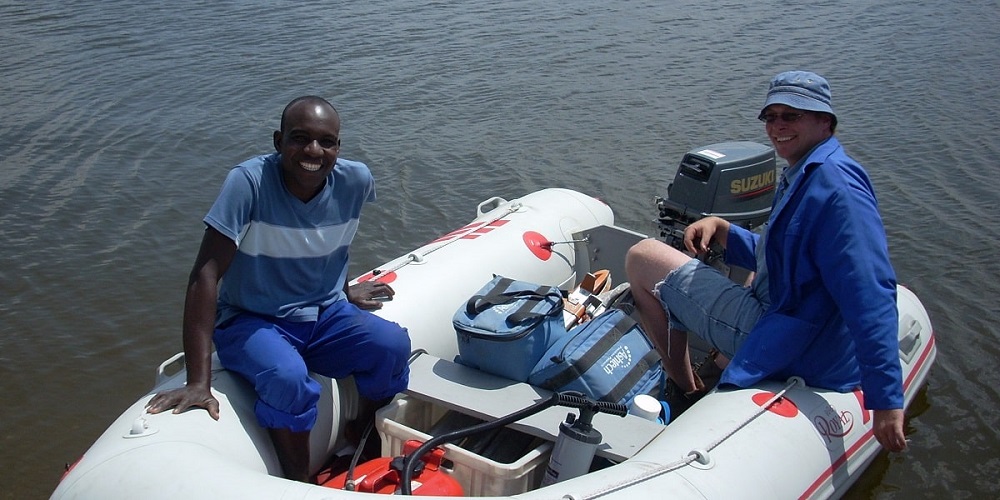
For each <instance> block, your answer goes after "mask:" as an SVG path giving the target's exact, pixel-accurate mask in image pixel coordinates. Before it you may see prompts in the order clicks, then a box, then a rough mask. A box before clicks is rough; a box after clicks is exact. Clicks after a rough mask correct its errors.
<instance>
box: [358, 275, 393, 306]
mask: <svg viewBox="0 0 1000 500" xmlns="http://www.w3.org/2000/svg"><path fill="white" fill-rule="evenodd" d="M395 294H396V291H395V290H393V289H392V287H391V286H389V285H388V284H386V283H382V282H378V281H362V282H361V283H357V284H354V285H351V286H349V287H348V288H347V300H349V301H350V302H351V303H352V304H354V305H356V306H358V307H359V308H361V309H365V310H373V309H381V308H382V302H384V301H386V300H392V296H393V295H395Z"/></svg>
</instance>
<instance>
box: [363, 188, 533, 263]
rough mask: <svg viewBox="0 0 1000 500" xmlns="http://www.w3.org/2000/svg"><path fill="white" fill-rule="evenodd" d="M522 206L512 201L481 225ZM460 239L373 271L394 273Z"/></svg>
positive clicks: (414, 253) (515, 210)
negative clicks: (503, 210)
mask: <svg viewBox="0 0 1000 500" xmlns="http://www.w3.org/2000/svg"><path fill="white" fill-rule="evenodd" d="M521 206H522V205H521V204H520V203H511V204H510V205H509V206H507V210H506V211H505V212H504V213H502V214H500V215H498V216H496V217H494V218H492V219H490V220H488V221H487V222H486V223H485V224H481V225H480V226H479V227H484V226H488V225H490V224H493V223H494V222H496V221H498V220H500V219H503V218H504V217H506V216H508V215H510V214H512V213H514V212H517V211H518V210H520V209H521ZM477 229H478V228H477ZM460 239H462V238H461V237H455V238H451V239H450V240H448V241H445V242H443V243H441V244H440V245H438V246H436V247H434V248H431V249H430V250H427V251H426V252H424V253H423V254H417V253H416V252H413V253H411V254H409V255H407V256H406V260H404V261H402V262H400V263H398V264H396V265H395V266H392V267H390V268H388V269H375V270H374V271H372V272H373V273H374V276H376V277H377V276H379V275H382V274H385V273H394V272H396V271H399V270H400V269H402V268H404V267H406V266H408V265H410V264H412V263H414V262H421V261H423V260H424V258H425V257H427V256H428V255H430V254H432V253H434V252H436V251H438V250H440V249H442V248H444V247H446V246H448V245H451V244H452V243H455V242H456V241H458V240H460Z"/></svg>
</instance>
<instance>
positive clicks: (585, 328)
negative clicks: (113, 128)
mask: <svg viewBox="0 0 1000 500" xmlns="http://www.w3.org/2000/svg"><path fill="white" fill-rule="evenodd" d="M665 381H666V374H665V373H664V371H663V367H662V366H661V365H660V355H659V353H657V351H656V349H655V348H654V347H653V345H652V343H650V341H649V339H648V338H647V337H646V334H645V333H644V332H643V331H642V329H640V328H639V325H638V324H637V323H636V322H635V321H634V320H633V319H632V318H630V317H629V316H628V315H627V314H625V312H624V311H622V310H620V309H609V310H607V311H605V312H603V313H601V314H599V315H597V316H596V317H594V319H592V320H590V321H588V322H586V323H583V324H581V325H579V326H577V327H575V328H573V329H572V330H570V331H569V333H568V334H567V335H566V336H565V337H564V338H563V339H561V340H559V341H558V342H556V343H555V344H553V345H552V347H550V348H549V350H548V352H546V353H545V355H544V356H542V359H541V360H540V361H539V362H538V364H537V365H536V366H535V367H534V369H532V370H531V375H529V376H528V382H529V383H531V384H532V385H537V386H539V387H542V388H545V389H549V390H551V391H578V392H581V393H583V394H585V395H587V396H588V397H590V398H592V399H596V400H600V401H608V402H611V403H622V404H624V405H626V406H629V407H631V405H632V400H633V399H634V398H635V397H636V396H638V395H639V394H649V395H652V396H655V397H657V398H659V397H660V396H661V393H662V391H663V387H664V383H665Z"/></svg>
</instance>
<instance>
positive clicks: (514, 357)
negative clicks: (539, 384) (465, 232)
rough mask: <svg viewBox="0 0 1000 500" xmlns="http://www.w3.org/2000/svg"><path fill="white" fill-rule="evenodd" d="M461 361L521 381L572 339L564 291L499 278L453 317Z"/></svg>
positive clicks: (487, 285) (491, 282)
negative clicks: (561, 342) (566, 338)
mask: <svg viewBox="0 0 1000 500" xmlns="http://www.w3.org/2000/svg"><path fill="white" fill-rule="evenodd" d="M452 324H453V325H454V326H455V332H456V333H457V335H458V357H457V358H455V361H457V362H459V363H461V364H463V365H466V366H471V367H472V368H478V369H480V370H482V371H484V372H488V373H492V374H494V375H499V376H501V377H506V378H509V379H512V380H517V381H519V382H524V381H526V380H527V379H528V373H530V372H531V369H532V368H533V367H534V366H535V365H536V364H537V363H538V360H539V359H541V357H542V355H543V354H545V351H546V350H548V348H549V346H550V345H552V343H553V342H555V341H556V340H557V339H558V338H560V337H561V336H564V335H566V326H565V323H564V321H563V296H562V292H561V291H560V290H559V289H558V288H556V287H553V286H547V285H537V284H534V283H528V282H525V281H517V280H512V279H510V278H505V277H503V276H497V277H495V278H493V279H492V280H491V281H490V282H489V283H487V284H486V286H484V287H483V288H482V289H480V290H479V292H478V293H476V295H473V296H472V298H470V299H469V300H468V301H467V302H466V303H465V304H464V305H463V306H462V307H460V308H459V309H458V311H456V312H455V316H454V317H453V318H452Z"/></svg>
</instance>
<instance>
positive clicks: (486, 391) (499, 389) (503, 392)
mask: <svg viewBox="0 0 1000 500" xmlns="http://www.w3.org/2000/svg"><path fill="white" fill-rule="evenodd" d="M406 394H407V395H408V396H410V397H414V398H418V399H422V400H425V401H429V402H431V403H433V404H436V405H440V406H442V407H444V408H446V409H449V410H454V411H457V412H460V413H464V414H466V415H471V416H473V417H476V418H480V419H483V420H487V421H491V420H496V419H497V418H500V417H504V416H507V415H509V414H511V413H514V412H515V411H517V410H520V409H522V408H526V407H528V406H531V405H532V404H534V403H536V402H538V401H540V400H543V399H546V398H548V397H549V396H550V395H551V394H552V392H551V391H547V390H545V389H541V388H539V387H535V386H532V385H530V384H526V383H522V382H516V381H513V380H509V379H506V378H503V377H497V376H494V375H491V374H489V373H486V372H482V371H479V370H476V369H473V368H469V367H467V366H464V365H461V364H458V363H455V362H452V361H448V360H444V359H440V358H437V357H434V356H431V355H428V354H422V355H420V356H418V357H417V358H416V359H414V360H413V362H412V363H410V384H409V388H408V389H407V390H406ZM570 412H572V413H575V414H577V415H579V410H576V409H573V408H566V407H561V406H554V407H549V408H546V409H545V410H543V411H541V412H539V413H536V414H535V415H531V416H529V417H526V418H524V419H522V420H519V421H518V422H515V423H513V424H511V425H509V426H508V427H510V428H512V429H515V430H517V431H520V432H523V433H525V434H530V435H532V436H536V437H540V438H542V439H547V440H549V441H555V440H556V437H557V436H558V433H559V424H560V423H561V422H563V421H564V420H565V419H566V415H567V414H568V413H570ZM593 425H594V428H595V429H597V430H598V431H599V432H600V433H601V435H602V437H603V442H602V443H601V444H600V446H598V449H597V455H598V456H601V457H604V458H607V459H610V460H613V461H621V460H626V459H628V458H630V457H632V455H635V454H636V452H638V451H639V450H641V449H642V448H643V447H644V446H646V444H648V443H649V442H650V441H652V440H653V439H654V438H655V437H656V436H657V435H659V434H660V432H662V431H663V429H664V428H665V427H664V426H663V425H660V424H657V423H655V422H651V421H649V420H646V419H643V418H641V417H637V416H635V415H631V414H630V415H626V416H625V417H618V416H614V415H608V414H604V413H598V414H597V415H595V417H594V420H593Z"/></svg>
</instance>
